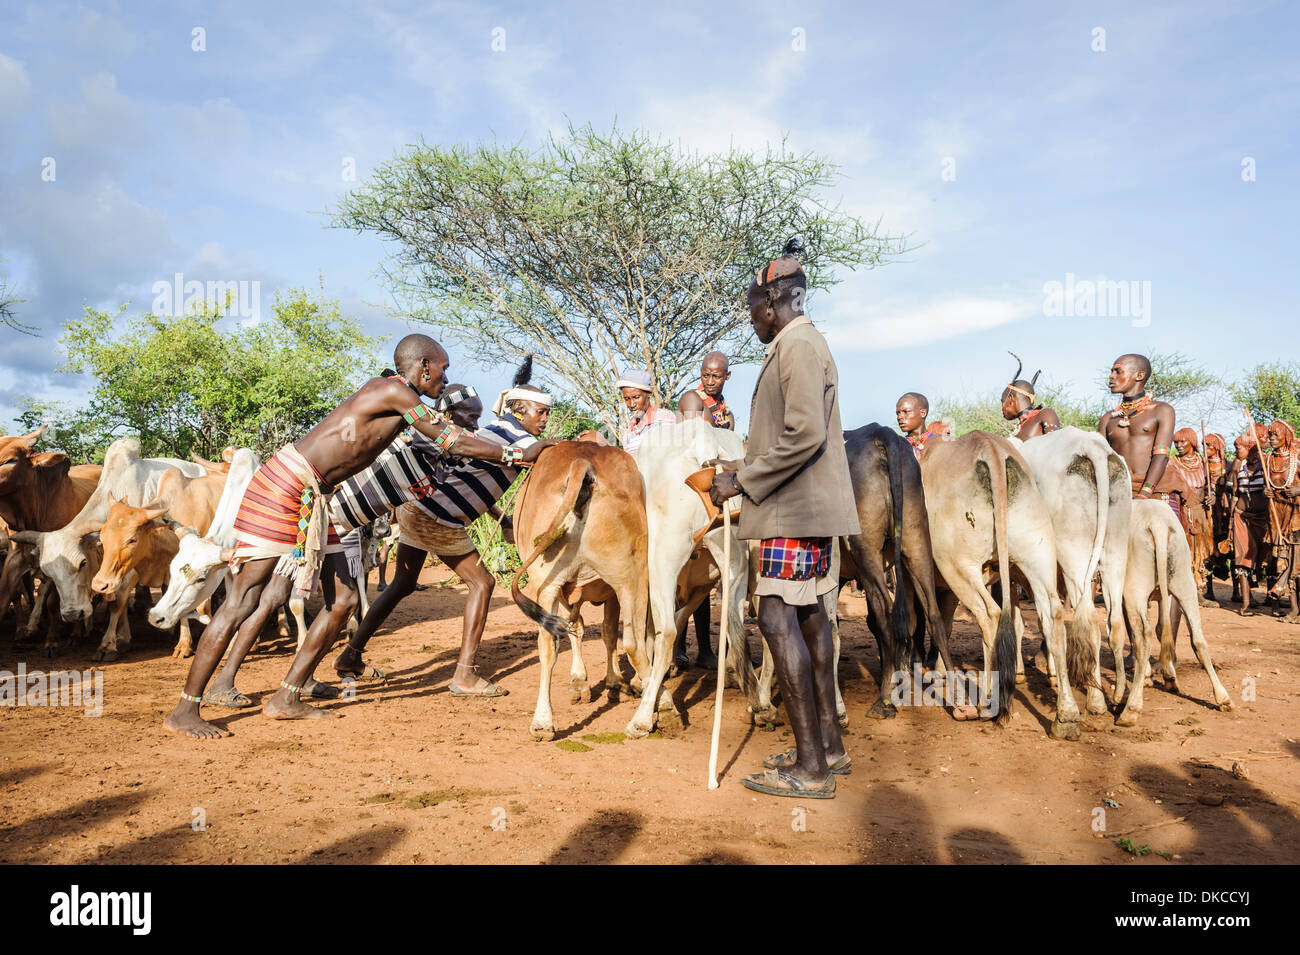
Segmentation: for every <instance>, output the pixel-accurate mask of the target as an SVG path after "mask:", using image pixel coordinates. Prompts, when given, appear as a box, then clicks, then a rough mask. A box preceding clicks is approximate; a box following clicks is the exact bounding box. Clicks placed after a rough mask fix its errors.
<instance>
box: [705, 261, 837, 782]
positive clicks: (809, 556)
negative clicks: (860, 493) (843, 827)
mask: <svg viewBox="0 0 1300 955" xmlns="http://www.w3.org/2000/svg"><path fill="white" fill-rule="evenodd" d="M798 250H799V246H798V245H797V244H795V243H793V242H791V243H787V244H786V248H785V250H784V251H785V254H784V255H783V256H782V257H781V258H779V259H776V260H774V261H772V262H769V263H768V264H767V265H766V266H764V267H763V269H762V270H761V271H760V272H759V273H758V275H757V276H756V277H755V278H754V281H753V282H752V283H751V284H750V287H749V295H748V305H749V314H750V323H751V324H752V325H753V327H754V334H755V335H757V336H758V340H759V341H760V342H762V343H764V344H765V345H767V354H766V357H765V358H764V359H763V367H762V369H761V370H760V371H759V375H758V382H757V383H756V385H755V386H754V402H753V406H752V411H751V415H750V424H749V428H750V431H749V446H748V448H747V450H746V455H745V459H744V460H743V461H727V462H722V467H723V470H722V472H721V473H719V474H718V475H717V476H716V477H715V478H714V480H713V487H712V489H711V492H710V496H711V497H712V499H713V503H714V504H716V505H718V506H719V507H721V506H723V503H724V502H725V501H726V500H727V499H728V498H731V497H734V496H736V495H737V494H743V495H744V496H745V501H744V504H743V506H742V507H741V511H740V537H741V538H744V539H749V540H755V539H757V540H760V541H762V545H761V548H760V569H759V581H758V587H757V588H756V594H757V595H758V625H759V629H760V630H761V631H762V632H763V636H764V638H766V640H767V642H768V646H769V647H770V648H771V650H772V657H773V661H774V662H775V664H776V674H777V678H778V679H779V680H780V683H781V693H782V696H783V697H784V699H785V707H786V713H787V715H788V716H789V719H790V725H791V727H792V728H793V729H794V736H795V748H794V749H792V750H789V751H787V752H784V753H777V754H774V755H772V756H769V757H768V758H767V759H766V760H764V763H763V764H764V766H766V767H767V771H766V772H762V773H757V774H755V775H753V776H748V777H746V778H745V780H744V784H745V786H746V787H748V788H749V789H753V790H755V791H756V792H761V793H767V794H769V795H773V796H793V797H804V798H813V799H830V798H831V797H833V796H834V795H835V776H836V775H837V774H839V775H842V774H847V773H848V772H849V756H848V754H847V753H846V752H845V751H844V743H843V741H842V740H841V738H840V728H839V723H838V722H837V721H836V718H835V682H834V660H833V647H832V643H831V628H830V620H829V618H828V617H827V615H826V612H825V609H824V608H823V606H822V602H821V597H822V595H823V594H826V593H829V592H831V591H832V590H833V589H834V588H835V587H836V585H837V584H838V579H837V578H838V568H836V567H835V566H833V565H834V564H835V563H837V562H836V561H834V560H833V557H834V556H835V554H836V540H835V538H836V537H840V536H843V535H846V534H856V533H858V532H859V531H860V527H859V525H858V512H857V507H856V505H855V504H854V499H853V486H852V484H851V483H850V480H849V465H848V458H847V457H846V455H845V451H844V435H843V432H842V430H841V428H840V409H839V374H838V371H837V370H836V367H835V360H834V359H833V358H832V357H831V353H830V349H829V348H828V347H827V345H826V339H825V338H824V337H823V336H822V334H821V333H820V332H819V331H817V329H816V328H814V327H813V324H812V321H811V320H810V319H809V318H808V316H807V315H805V314H804V311H803V300H804V293H805V289H806V288H807V284H806V279H805V276H804V272H803V269H802V267H801V266H800V265H799V262H798V260H797V259H795V258H794V254H793V253H795V252H797V251H798Z"/></svg>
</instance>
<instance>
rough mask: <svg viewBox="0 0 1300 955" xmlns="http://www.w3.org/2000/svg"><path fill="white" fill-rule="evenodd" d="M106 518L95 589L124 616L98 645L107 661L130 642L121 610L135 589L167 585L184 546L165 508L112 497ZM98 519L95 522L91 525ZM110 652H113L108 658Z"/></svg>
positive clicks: (128, 624) (94, 591)
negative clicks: (163, 518) (179, 551)
mask: <svg viewBox="0 0 1300 955" xmlns="http://www.w3.org/2000/svg"><path fill="white" fill-rule="evenodd" d="M108 501H109V508H108V519H107V520H106V521H104V523H103V524H102V525H101V526H100V529H99V533H98V538H99V543H100V545H101V547H102V548H103V557H102V559H101V560H100V564H99V570H98V571H96V572H95V576H94V578H93V579H92V580H91V582H90V589H91V591H92V592H93V593H96V594H99V595H100V596H101V597H103V598H104V599H105V600H107V601H108V602H109V603H112V604H115V606H114V608H113V609H114V612H115V613H119V614H121V617H120V621H121V623H120V626H119V627H116V628H115V627H113V626H112V625H111V624H110V626H109V628H108V633H106V634H105V635H104V644H103V645H102V646H101V647H100V652H101V653H102V654H103V657H102V658H103V659H105V660H113V659H116V657H117V655H118V653H120V652H121V651H124V650H125V649H126V648H127V647H128V646H130V645H131V625H130V623H129V622H128V621H127V618H126V614H125V613H123V612H122V611H123V609H124V604H125V603H126V601H127V599H128V598H129V597H130V595H131V593H132V591H133V590H134V588H136V587H166V586H167V578H168V573H169V571H170V569H171V562H172V558H173V557H175V556H176V551H177V550H178V549H179V548H180V541H179V538H177V536H176V532H175V531H174V530H172V529H171V527H170V526H168V525H167V524H166V523H165V522H164V521H163V520H162V515H163V513H164V510H165V509H164V508H162V507H159V506H155V507H148V508H144V507H132V506H131V505H130V504H126V503H125V502H122V501H118V500H115V499H114V498H113V496H112V494H109V497H108ZM95 523H98V522H92V523H91V525H90V526H91V528H92V533H91V534H90V535H88V536H91V537H93V536H95V535H94V534H93V525H94V524H95ZM110 654H111V656H110Z"/></svg>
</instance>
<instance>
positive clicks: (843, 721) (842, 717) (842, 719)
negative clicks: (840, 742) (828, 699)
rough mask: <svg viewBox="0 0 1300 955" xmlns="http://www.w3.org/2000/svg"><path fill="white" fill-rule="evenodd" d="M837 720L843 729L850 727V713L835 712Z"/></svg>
mask: <svg viewBox="0 0 1300 955" xmlns="http://www.w3.org/2000/svg"><path fill="white" fill-rule="evenodd" d="M835 722H836V723H839V724H840V729H842V730H846V729H848V728H849V714H848V713H836V714H835Z"/></svg>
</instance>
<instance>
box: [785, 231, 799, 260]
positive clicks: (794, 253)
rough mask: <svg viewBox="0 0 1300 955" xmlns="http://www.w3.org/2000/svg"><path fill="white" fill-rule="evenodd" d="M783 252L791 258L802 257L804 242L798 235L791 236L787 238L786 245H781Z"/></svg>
mask: <svg viewBox="0 0 1300 955" xmlns="http://www.w3.org/2000/svg"><path fill="white" fill-rule="evenodd" d="M781 254H782V255H788V256H790V257H791V258H796V259H801V258H803V254H804V247H803V243H802V242H800V241H799V237H798V236H791V237H790V238H789V239H787V240H786V243H785V245H783V246H782V247H781Z"/></svg>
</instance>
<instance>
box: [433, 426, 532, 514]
mask: <svg viewBox="0 0 1300 955" xmlns="http://www.w3.org/2000/svg"><path fill="white" fill-rule="evenodd" d="M477 435H478V437H480V438H483V439H485V440H487V441H495V442H496V443H497V444H501V445H506V446H509V447H512V448H520V449H524V448H528V447H530V446H531V445H533V444H535V443H536V442H537V439H536V438H535V437H533V436H532V435H531V434H529V433H528V432H527V431H525V430H524V428H523V425H521V424H520V423H519V419H518V418H516V417H515V416H514V415H512V414H506V415H503V416H502V417H500V418H497V419H496V420H495V421H493V422H492V423H491V424H488V425H485V426H484V427H482V428H479V429H478V432H477ZM517 477H519V468H517V467H506V466H505V465H504V464H493V463H491V462H488V461H473V460H468V459H466V458H452V459H451V462H450V464H449V465H448V467H447V468H446V473H445V474H443V475H442V476H441V477H440V478H439V480H438V482H437V484H436V485H435V486H434V487H433V489H432V493H430V494H428V495H425V496H423V497H419V498H417V499H416V500H415V502H414V503H415V506H416V507H418V508H420V510H422V511H424V512H425V513H426V514H427V515H428V516H429V517H431V518H433V520H435V521H437V522H438V523H439V524H442V525H443V526H444V527H465V526H466V525H468V524H471V523H473V521H474V520H475V519H477V518H478V517H480V516H482V515H483V514H486V513H487V512H488V510H490V509H491V507H492V505H494V504H496V502H497V501H499V500H501V496H502V495H503V494H505V493H506V491H507V490H509V489H510V485H512V484H514V483H515V479H516V478H517Z"/></svg>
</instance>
